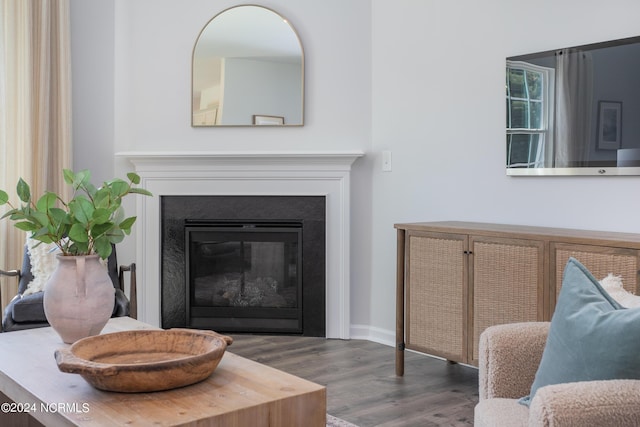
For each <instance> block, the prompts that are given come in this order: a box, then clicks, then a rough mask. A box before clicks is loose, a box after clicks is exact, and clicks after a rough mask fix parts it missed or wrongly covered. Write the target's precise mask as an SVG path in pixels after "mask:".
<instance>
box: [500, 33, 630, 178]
mask: <svg viewBox="0 0 640 427" xmlns="http://www.w3.org/2000/svg"><path fill="white" fill-rule="evenodd" d="M506 136H507V144H506V153H507V156H506V157H507V160H506V167H507V175H533V176H538V175H603V176H615V175H640V36H638V37H630V38H625V39H619V40H611V41H607V42H602V43H593V44H588V45H582V46H574V47H568V48H561V49H554V50H550V51H545V52H537V53H531V54H526V55H518V56H512V57H509V58H507V60H506Z"/></svg>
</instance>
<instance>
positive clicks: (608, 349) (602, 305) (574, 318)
mask: <svg viewBox="0 0 640 427" xmlns="http://www.w3.org/2000/svg"><path fill="white" fill-rule="evenodd" d="M608 379H640V309H625V308H623V307H622V306H621V305H620V304H618V303H617V302H616V301H615V300H614V299H613V298H611V297H610V296H609V294H608V293H607V292H606V291H605V290H604V289H603V288H602V286H601V285H600V283H598V281H597V280H596V279H595V278H594V277H593V275H592V274H591V273H590V272H589V271H588V270H587V269H586V268H585V267H584V266H583V265H582V264H580V262H578V261H577V260H576V259H574V258H571V259H569V262H568V263H567V265H566V267H565V270H564V275H563V278H562V288H561V289H560V295H559V296H558V302H557V304H556V309H555V312H554V314H553V317H552V318H551V326H550V328H549V336H548V337H547V343H546V346H545V348H544V352H543V353H542V360H541V361H540V366H539V367H538V371H537V372H536V376H535V379H534V382H533V385H532V386H531V392H530V394H529V396H526V397H524V398H522V399H520V403H522V404H524V405H527V406H528V405H529V403H530V402H531V400H532V399H533V397H534V396H535V394H536V391H537V390H538V389H539V388H540V387H544V386H546V385H550V384H560V383H568V382H576V381H591V380H608Z"/></svg>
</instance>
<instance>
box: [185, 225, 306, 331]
mask: <svg viewBox="0 0 640 427" xmlns="http://www.w3.org/2000/svg"><path fill="white" fill-rule="evenodd" d="M185 238H186V241H185V248H186V280H185V283H186V287H187V289H186V309H187V313H186V318H187V322H188V325H187V326H188V327H191V328H208V329H213V330H224V331H229V332H247V331H251V332H266V331H268V332H281V333H301V332H302V298H301V296H302V274H301V270H302V224H301V223H296V222H278V221H273V222H235V221H230V222H220V221H202V220H187V221H186V224H185Z"/></svg>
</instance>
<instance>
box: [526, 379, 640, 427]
mask: <svg viewBox="0 0 640 427" xmlns="http://www.w3.org/2000/svg"><path fill="white" fill-rule="evenodd" d="M550 425H552V426H554V427H563V426H598V427H617V426H637V425H640V380H608V381H583V382H575V383H565V384H554V385H548V386H545V387H541V388H539V389H538V391H537V392H536V395H535V397H534V398H533V400H532V401H531V405H530V407H529V426H550Z"/></svg>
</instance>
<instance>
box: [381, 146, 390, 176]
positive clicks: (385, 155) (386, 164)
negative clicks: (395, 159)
mask: <svg viewBox="0 0 640 427" xmlns="http://www.w3.org/2000/svg"><path fill="white" fill-rule="evenodd" d="M382 171H383V172H391V151H388V150H385V151H383V152H382Z"/></svg>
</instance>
